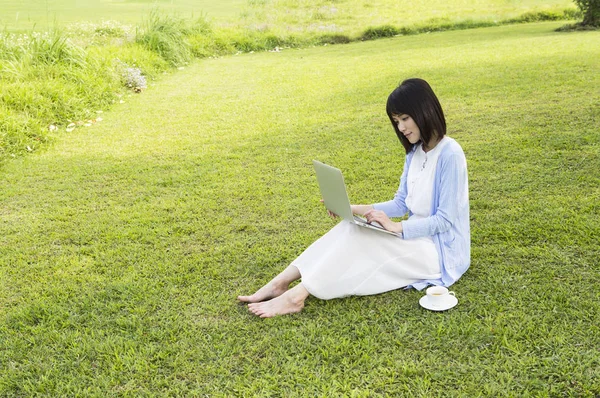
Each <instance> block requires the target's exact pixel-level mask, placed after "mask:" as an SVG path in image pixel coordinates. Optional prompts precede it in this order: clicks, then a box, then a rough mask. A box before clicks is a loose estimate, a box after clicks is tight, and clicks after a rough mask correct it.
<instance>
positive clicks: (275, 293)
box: [238, 265, 300, 303]
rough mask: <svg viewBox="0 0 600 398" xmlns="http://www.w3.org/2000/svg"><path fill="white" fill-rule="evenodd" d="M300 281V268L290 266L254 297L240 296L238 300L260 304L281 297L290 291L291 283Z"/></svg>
mask: <svg viewBox="0 0 600 398" xmlns="http://www.w3.org/2000/svg"><path fill="white" fill-rule="evenodd" d="M298 279H300V271H298V268H296V267H295V266H293V265H288V267H287V268H286V269H284V270H283V271H282V272H281V273H280V274H279V275H277V276H276V277H275V278H273V279H272V280H271V282H269V283H267V284H266V285H264V286H263V287H261V288H260V289H258V290H257V291H256V293H254V294H253V295H252V296H238V300H239V301H241V302H243V303H259V302H261V301H265V300H269V299H272V298H275V297H279V296H281V295H282V294H283V293H285V292H286V291H287V290H288V288H289V286H290V283H292V282H293V281H295V280H298Z"/></svg>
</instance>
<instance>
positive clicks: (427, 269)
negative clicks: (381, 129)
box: [238, 79, 471, 318]
mask: <svg viewBox="0 0 600 398" xmlns="http://www.w3.org/2000/svg"><path fill="white" fill-rule="evenodd" d="M386 110H387V114H388V116H389V118H390V121H391V122H392V126H393V127H394V131H395V132H396V135H397V136H398V138H399V139H400V142H401V143H402V145H403V146H404V148H405V149H406V160H405V163H404V171H403V173H402V177H401V178H400V187H399V189H398V192H397V193H396V195H395V196H394V199H392V200H390V201H388V202H383V203H376V204H373V205H352V212H353V213H354V214H357V215H361V216H363V217H365V218H366V219H367V221H368V222H374V221H376V222H378V223H379V224H381V225H382V226H383V227H384V228H385V229H387V230H388V231H392V232H397V233H399V234H401V235H400V236H401V237H397V236H394V235H390V234H385V233H381V232H378V231H374V230H372V229H369V228H363V227H360V226H357V225H355V224H352V223H350V222H348V221H342V222H340V223H339V224H337V225H336V226H335V227H334V228H332V229H331V230H330V231H329V232H327V233H326V234H325V235H324V236H323V237H321V238H320V239H318V240H317V241H316V242H314V243H313V244H312V245H311V246H309V247H308V248H307V249H306V250H305V251H304V252H303V253H302V254H301V255H300V256H299V257H298V258H296V259H295V260H294V261H293V262H292V263H291V264H290V265H289V266H288V267H287V268H286V269H285V270H284V271H283V272H281V273H280V274H279V275H277V276H276V277H275V278H273V280H271V281H270V282H269V283H267V284H266V285H265V286H263V287H262V288H260V289H259V290H258V291H257V292H256V293H254V294H253V295H251V296H238V300H240V301H242V302H246V303H249V304H248V308H249V310H250V311H251V312H253V313H254V314H255V315H257V316H260V317H261V318H268V317H273V316H276V315H283V314H290V313H295V312H299V311H301V310H302V308H303V307H304V301H305V300H306V298H307V297H308V296H309V295H313V296H315V297H318V298H320V299H323V300H328V299H333V298H338V297H344V296H350V295H369V294H378V293H383V292H387V291H390V290H394V289H399V288H404V287H414V288H416V289H418V290H421V289H423V288H425V287H426V286H428V285H442V286H450V285H452V284H453V283H454V282H455V281H456V280H457V279H458V278H460V276H461V275H462V274H463V273H464V272H465V271H466V270H467V268H469V264H470V246H471V237H470V227H469V192H468V178H467V162H466V159H465V155H464V153H463V150H462V148H461V147H460V145H459V144H458V143H457V142H456V141H455V140H453V139H452V138H450V137H448V136H446V120H445V118H444V112H443V111H442V107H441V105H440V103H439V101H438V99H437V97H436V96H435V94H434V92H433V90H432V89H431V87H430V86H429V84H428V83H427V82H426V81H424V80H421V79H408V80H405V81H404V82H402V84H401V85H400V86H399V87H398V88H396V89H395V90H394V91H393V92H392V93H391V94H390V96H389V97H388V101H387V109H386ZM406 214H408V216H409V217H408V219H406V220H403V221H401V222H394V221H392V220H391V219H390V217H403V216H405V215H406ZM332 216H335V215H332ZM298 279H301V282H300V283H299V284H297V285H296V286H294V287H293V288H291V289H289V285H290V283H292V282H293V281H296V280H298Z"/></svg>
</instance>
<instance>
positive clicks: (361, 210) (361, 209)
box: [350, 205, 373, 216]
mask: <svg viewBox="0 0 600 398" xmlns="http://www.w3.org/2000/svg"><path fill="white" fill-rule="evenodd" d="M350 207H351V208H352V214H357V215H359V216H364V215H365V213H366V212H368V211H369V210H372V209H373V205H351V206H350Z"/></svg>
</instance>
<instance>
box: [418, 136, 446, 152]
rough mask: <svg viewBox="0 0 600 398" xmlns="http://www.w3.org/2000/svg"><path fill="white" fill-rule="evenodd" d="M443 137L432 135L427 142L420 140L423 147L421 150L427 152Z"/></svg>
mask: <svg viewBox="0 0 600 398" xmlns="http://www.w3.org/2000/svg"><path fill="white" fill-rule="evenodd" d="M442 138H443V137H437V136H434V137H432V138H431V140H429V142H428V143H425V142H422V144H421V146H422V148H423V152H425V153H427V152H429V151H431V150H432V149H433V148H435V147H436V145H437V144H439V143H440V141H441V140H442Z"/></svg>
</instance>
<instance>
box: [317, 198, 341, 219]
mask: <svg viewBox="0 0 600 398" xmlns="http://www.w3.org/2000/svg"><path fill="white" fill-rule="evenodd" d="M324 202H325V201H324V200H323V199H321V203H324ZM327 214H329V217H331V218H333V219H334V220H335V219H336V218H338V217H339V216H338V215H337V214H335V213H333V212H331V211H329V210H327Z"/></svg>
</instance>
